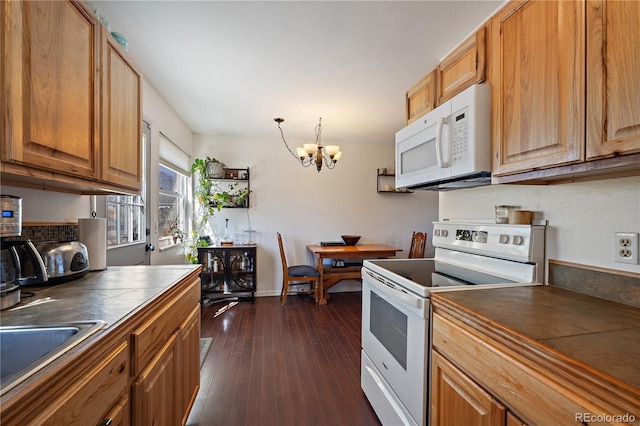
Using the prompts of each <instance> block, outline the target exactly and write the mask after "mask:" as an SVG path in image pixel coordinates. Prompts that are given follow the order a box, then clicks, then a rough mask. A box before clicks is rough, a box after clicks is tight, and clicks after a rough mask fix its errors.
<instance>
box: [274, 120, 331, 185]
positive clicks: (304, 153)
mask: <svg viewBox="0 0 640 426" xmlns="http://www.w3.org/2000/svg"><path fill="white" fill-rule="evenodd" d="M273 121H275V122H276V123H278V129H280V135H282V142H284V145H285V146H286V147H287V149H288V150H289V152H290V153H291V155H293V156H294V157H295V159H296V160H298V161H299V162H300V164H302V166H303V167H309V166H311V165H315V166H316V169H317V170H318V173H320V170H321V169H322V164H323V163H324V165H325V166H327V168H328V169H333V168H334V167H335V166H336V163H337V162H338V160H339V159H340V157H342V151H340V147H339V146H337V145H327V146H322V141H321V137H320V135H321V133H322V117H320V118H319V119H318V125H317V126H316V142H315V143H305V144H304V145H302V146H299V147H297V148H296V152H297V155H296V154H294V153H293V151H291V148H289V144H288V143H287V141H286V140H285V139H284V132H283V131H282V127H280V124H281V123H283V122H284V118H274V119H273Z"/></svg>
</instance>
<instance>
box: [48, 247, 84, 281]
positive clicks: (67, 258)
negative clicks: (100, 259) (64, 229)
mask: <svg viewBox="0 0 640 426" xmlns="http://www.w3.org/2000/svg"><path fill="white" fill-rule="evenodd" d="M36 249H37V250H38V253H40V256H41V257H42V261H43V262H44V266H45V270H46V272H47V278H48V281H49V282H48V284H59V283H62V282H67V281H71V280H75V279H77V278H80V277H83V276H84V275H85V274H86V273H87V272H89V253H88V251H87V246H85V245H84V244H82V243H80V242H78V241H49V242H44V243H39V244H37V245H36Z"/></svg>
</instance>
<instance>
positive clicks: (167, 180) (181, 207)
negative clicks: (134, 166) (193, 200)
mask: <svg viewBox="0 0 640 426" xmlns="http://www.w3.org/2000/svg"><path fill="white" fill-rule="evenodd" d="M158 183H159V195H158V208H159V211H158V245H159V246H160V248H162V247H166V246H169V245H172V244H177V243H178V242H179V240H180V241H181V240H183V239H184V238H185V234H186V233H187V229H188V225H189V223H188V215H187V210H188V203H189V194H190V193H191V185H190V183H191V182H190V180H189V177H188V176H186V175H184V174H182V173H180V172H178V171H176V170H174V169H172V168H170V167H168V166H165V165H164V164H160V166H159V169H158Z"/></svg>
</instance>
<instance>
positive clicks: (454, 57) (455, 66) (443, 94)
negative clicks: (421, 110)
mask: <svg viewBox="0 0 640 426" xmlns="http://www.w3.org/2000/svg"><path fill="white" fill-rule="evenodd" d="M486 34H487V29H486V27H482V28H480V29H479V30H478V31H477V32H476V33H475V34H474V35H472V36H471V37H469V38H468V39H466V40H465V41H463V42H462V43H461V44H460V46H458V47H457V48H456V49H455V50H454V51H453V52H451V54H449V55H448V56H447V57H446V58H445V59H443V60H442V62H440V65H438V80H437V81H438V105H440V104H442V103H443V102H445V101H447V100H449V99H451V98H452V97H453V96H455V95H457V94H458V93H460V92H462V91H463V90H464V89H466V88H468V87H470V86H471V85H473V84H475V83H480V82H481V81H484V79H485V65H486Z"/></svg>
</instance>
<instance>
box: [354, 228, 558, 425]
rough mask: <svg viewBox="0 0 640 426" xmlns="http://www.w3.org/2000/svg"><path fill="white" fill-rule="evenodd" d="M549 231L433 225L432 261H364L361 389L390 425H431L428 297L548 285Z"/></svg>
mask: <svg viewBox="0 0 640 426" xmlns="http://www.w3.org/2000/svg"><path fill="white" fill-rule="evenodd" d="M545 231H546V226H545V225H502V224H501V225H497V224H493V223H463V222H446V221H445V222H434V231H433V237H432V242H433V245H434V247H435V248H436V249H435V256H434V257H433V258H431V259H381V260H365V261H364V263H363V268H362V365H361V387H362V389H363V391H364V393H365V395H366V396H367V398H368V399H369V402H370V403H371V405H372V406H373V408H374V410H375V412H376V414H377V415H378V418H379V419H380V421H381V422H382V424H383V425H427V424H428V423H429V413H428V411H429V365H430V360H429V348H430V345H431V342H430V334H431V333H430V330H431V327H430V318H429V317H430V303H429V295H430V294H431V293H433V292H439V291H464V290H471V289H491V288H500V287H506V286H526V285H536V284H542V283H543V282H544V263H545V261H544V256H545Z"/></svg>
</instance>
